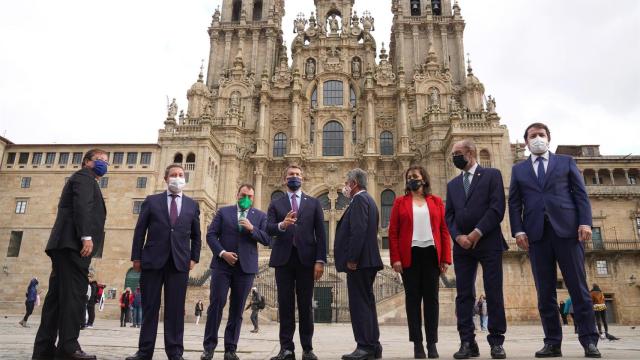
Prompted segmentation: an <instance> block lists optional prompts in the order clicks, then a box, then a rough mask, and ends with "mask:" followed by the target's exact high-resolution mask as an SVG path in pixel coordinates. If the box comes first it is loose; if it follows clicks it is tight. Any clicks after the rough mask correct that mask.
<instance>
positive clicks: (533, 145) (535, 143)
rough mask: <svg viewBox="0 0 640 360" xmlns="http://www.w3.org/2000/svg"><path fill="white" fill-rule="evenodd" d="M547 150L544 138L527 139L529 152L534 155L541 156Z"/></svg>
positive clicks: (547, 146) (547, 145)
mask: <svg viewBox="0 0 640 360" xmlns="http://www.w3.org/2000/svg"><path fill="white" fill-rule="evenodd" d="M547 150H549V142H548V141H547V139H546V138H543V137H540V136H536V137H535V138H533V139H529V151H531V153H533V154H536V155H542V154H544V153H545V152H547Z"/></svg>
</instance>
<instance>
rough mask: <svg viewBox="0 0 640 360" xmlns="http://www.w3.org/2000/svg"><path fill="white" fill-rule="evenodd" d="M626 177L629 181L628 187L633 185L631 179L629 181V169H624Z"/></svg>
mask: <svg viewBox="0 0 640 360" xmlns="http://www.w3.org/2000/svg"><path fill="white" fill-rule="evenodd" d="M624 177H625V179H627V185H631V179H629V169H624Z"/></svg>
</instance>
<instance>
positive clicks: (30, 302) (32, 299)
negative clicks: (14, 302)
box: [19, 278, 38, 327]
mask: <svg viewBox="0 0 640 360" xmlns="http://www.w3.org/2000/svg"><path fill="white" fill-rule="evenodd" d="M25 296H26V298H27V299H26V300H25V302H24V306H25V308H26V310H27V311H26V313H25V315H24V317H23V318H22V320H20V322H19V324H20V325H22V327H29V326H27V320H29V316H31V314H32V313H33V308H34V307H35V306H36V302H37V300H38V278H33V279H31V281H30V282H29V286H27V293H26V294H25Z"/></svg>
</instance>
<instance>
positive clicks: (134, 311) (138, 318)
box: [131, 286, 142, 328]
mask: <svg viewBox="0 0 640 360" xmlns="http://www.w3.org/2000/svg"><path fill="white" fill-rule="evenodd" d="M131 322H132V324H131V327H138V328H139V327H140V326H142V292H140V287H139V286H138V287H136V291H135V292H134V293H133V304H131Z"/></svg>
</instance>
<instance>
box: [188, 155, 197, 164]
mask: <svg viewBox="0 0 640 360" xmlns="http://www.w3.org/2000/svg"><path fill="white" fill-rule="evenodd" d="M187 162H188V163H194V162H196V154H194V153H189V155H187Z"/></svg>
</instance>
